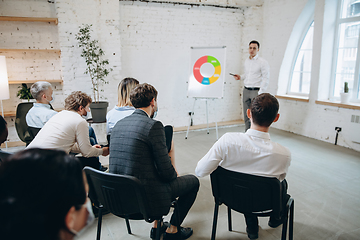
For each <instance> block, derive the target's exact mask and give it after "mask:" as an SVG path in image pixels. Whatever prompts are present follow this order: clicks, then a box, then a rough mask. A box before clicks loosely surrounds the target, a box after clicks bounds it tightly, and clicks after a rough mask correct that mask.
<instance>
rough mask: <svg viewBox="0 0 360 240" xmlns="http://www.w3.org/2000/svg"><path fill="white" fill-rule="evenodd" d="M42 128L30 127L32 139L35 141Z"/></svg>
mask: <svg viewBox="0 0 360 240" xmlns="http://www.w3.org/2000/svg"><path fill="white" fill-rule="evenodd" d="M40 130H41V128H36V127H28V131H29V134H30V137H31V138H32V139H34V138H35V137H36V135H37V134H38V133H39V132H40Z"/></svg>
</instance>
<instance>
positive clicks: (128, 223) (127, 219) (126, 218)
mask: <svg viewBox="0 0 360 240" xmlns="http://www.w3.org/2000/svg"><path fill="white" fill-rule="evenodd" d="M125 222H126V227H127V231H128V234H131V228H130V222H129V217H128V216H126V217H125Z"/></svg>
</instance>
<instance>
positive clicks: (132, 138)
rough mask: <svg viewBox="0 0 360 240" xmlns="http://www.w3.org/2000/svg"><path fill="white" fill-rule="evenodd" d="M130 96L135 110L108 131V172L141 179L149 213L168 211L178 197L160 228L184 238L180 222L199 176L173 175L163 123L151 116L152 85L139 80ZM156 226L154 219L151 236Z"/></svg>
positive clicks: (168, 236)
mask: <svg viewBox="0 0 360 240" xmlns="http://www.w3.org/2000/svg"><path fill="white" fill-rule="evenodd" d="M130 100H131V103H132V105H133V106H134V107H135V108H136V110H135V112H134V113H133V114H132V115H130V116H128V117H125V118H124V119H122V120H120V121H119V122H118V123H116V125H115V126H114V128H113V130H112V133H111V141H110V167H109V170H110V173H115V174H124V175H131V176H134V177H137V178H138V179H139V180H140V181H141V182H142V184H143V185H144V186H145V192H146V195H147V197H148V199H149V205H150V208H151V213H150V214H151V215H152V216H159V215H166V214H168V212H169V209H170V205H171V202H172V200H174V199H175V198H177V197H178V209H177V211H175V212H174V214H173V215H172V217H171V220H170V226H169V227H166V225H165V224H164V225H163V226H162V228H161V232H162V233H163V232H165V233H164V238H163V239H164V240H172V239H187V238H189V237H190V236H191V235H192V232H193V230H192V229H191V228H183V227H180V225H181V223H182V222H183V220H184V218H185V217H186V215H187V213H188V211H189V210H190V208H191V206H192V205H193V203H194V201H195V199H196V195H197V192H198V189H199V180H198V179H197V178H196V177H195V176H193V175H186V176H180V177H179V176H178V175H177V172H176V170H175V167H174V166H175V162H174V160H173V159H171V158H170V157H169V154H168V149H167V147H166V144H165V133H164V126H163V125H162V123H161V122H159V121H156V120H154V119H152V118H153V117H154V113H155V112H156V111H157V91H156V89H155V88H154V87H153V86H151V85H150V84H146V83H144V84H140V85H138V86H137V87H136V88H135V89H134V90H133V91H132V92H131V94H130ZM177 212H179V216H177ZM178 219H179V220H178ZM156 226H157V222H156V221H155V222H154V227H153V228H152V229H151V231H150V237H151V238H153V239H154V238H155V232H156V230H155V228H156ZM177 227H179V229H180V231H178V229H177Z"/></svg>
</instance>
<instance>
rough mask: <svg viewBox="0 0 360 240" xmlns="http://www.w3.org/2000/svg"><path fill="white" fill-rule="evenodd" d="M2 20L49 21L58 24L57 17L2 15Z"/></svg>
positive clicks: (0, 19) (0, 18) (0, 17)
mask: <svg viewBox="0 0 360 240" xmlns="http://www.w3.org/2000/svg"><path fill="white" fill-rule="evenodd" d="M0 21H15V22H48V23H55V25H57V24H58V19H57V18H45V17H44V18H42V17H12V16H0Z"/></svg>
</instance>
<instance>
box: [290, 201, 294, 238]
mask: <svg viewBox="0 0 360 240" xmlns="http://www.w3.org/2000/svg"><path fill="white" fill-rule="evenodd" d="M293 231H294V201H293V202H292V204H291V207H290V220H289V240H293Z"/></svg>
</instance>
